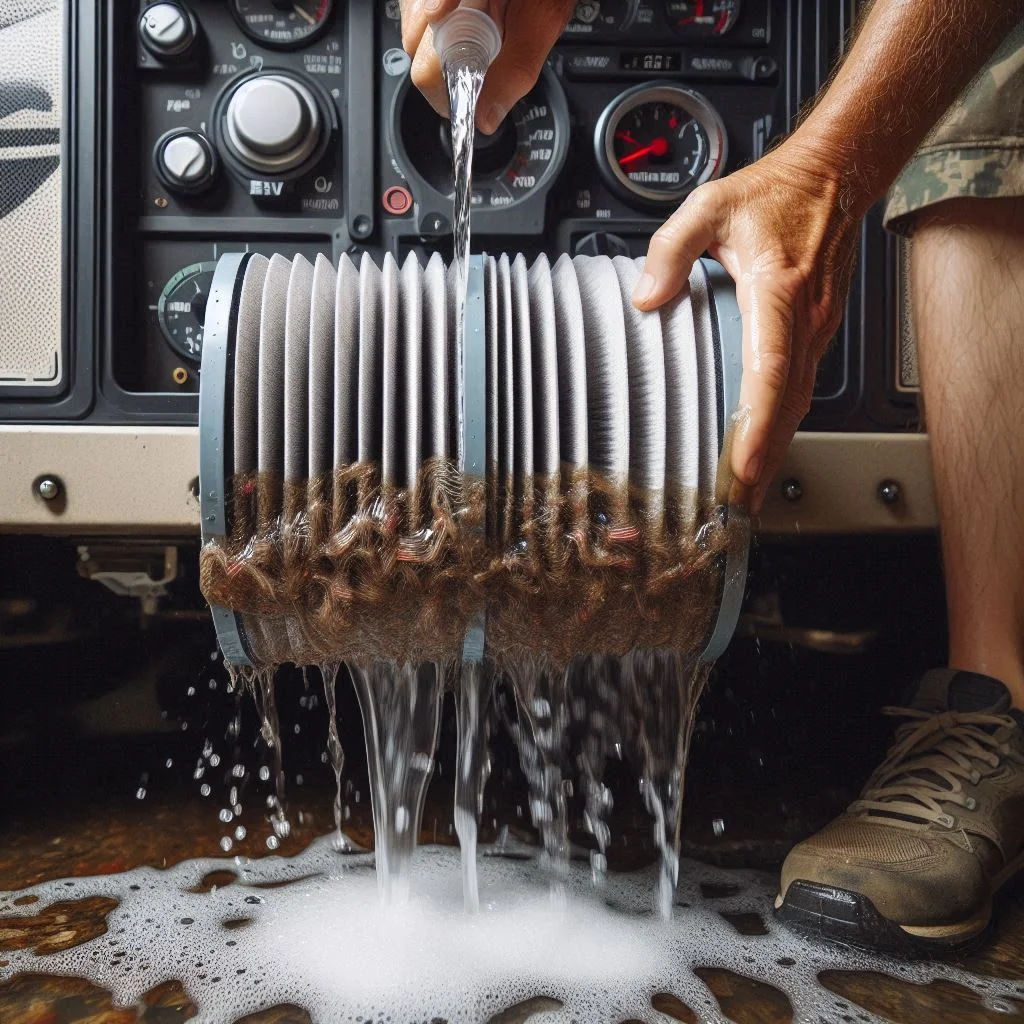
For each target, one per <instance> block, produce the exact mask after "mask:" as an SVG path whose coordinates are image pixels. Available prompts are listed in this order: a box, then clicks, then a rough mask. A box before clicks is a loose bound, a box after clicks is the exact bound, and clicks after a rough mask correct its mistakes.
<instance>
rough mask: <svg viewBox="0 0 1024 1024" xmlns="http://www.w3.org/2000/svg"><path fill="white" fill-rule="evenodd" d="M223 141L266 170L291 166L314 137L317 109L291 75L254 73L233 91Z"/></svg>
mask: <svg viewBox="0 0 1024 1024" xmlns="http://www.w3.org/2000/svg"><path fill="white" fill-rule="evenodd" d="M225 122H226V124H225V127H226V129H227V141H228V143H229V144H230V146H231V148H232V149H233V150H234V151H235V153H236V155H237V156H238V157H239V159H241V160H242V161H243V162H244V163H246V164H248V165H249V166H250V167H252V168H255V169H256V170H258V171H263V172H264V173H267V174H283V173H285V172H287V171H291V170H294V169H295V168H296V167H298V166H300V165H301V164H302V163H304V162H305V161H306V160H307V159H309V157H310V155H311V154H312V153H313V151H314V150H315V149H316V147H317V143H318V142H319V141H320V131H321V124H320V110H319V108H318V107H317V104H316V100H315V99H314V98H313V94H312V93H311V92H310V91H309V90H308V89H307V88H306V87H305V86H304V85H302V83H301V82H299V81H297V80H296V79H294V78H289V77H285V76H284V75H276V74H272V73H270V74H260V75H254V76H253V77H252V78H249V79H247V80H246V81H244V82H243V83H242V84H241V85H240V86H239V87H238V88H237V89H236V90H235V92H234V95H233V96H232V97H231V100H230V102H229V103H228V108H227V112H226V114H225Z"/></svg>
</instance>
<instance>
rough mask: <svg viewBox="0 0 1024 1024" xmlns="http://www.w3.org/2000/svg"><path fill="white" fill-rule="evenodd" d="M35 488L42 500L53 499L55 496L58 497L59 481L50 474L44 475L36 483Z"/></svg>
mask: <svg viewBox="0 0 1024 1024" xmlns="http://www.w3.org/2000/svg"><path fill="white" fill-rule="evenodd" d="M36 490H37V491H38V492H39V497H40V498H42V499H43V501H53V500H54V499H55V498H59V497H60V483H59V481H57V480H54V479H53V477H52V476H44V477H43V479H42V480H40V481H39V483H38V484H37V485H36Z"/></svg>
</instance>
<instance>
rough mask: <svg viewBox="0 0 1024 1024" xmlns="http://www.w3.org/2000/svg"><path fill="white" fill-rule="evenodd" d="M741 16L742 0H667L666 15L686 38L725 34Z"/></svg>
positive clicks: (705, 37) (670, 22)
mask: <svg viewBox="0 0 1024 1024" xmlns="http://www.w3.org/2000/svg"><path fill="white" fill-rule="evenodd" d="M739 16H740V0H666V3H665V17H666V18H668V23H669V24H670V25H671V26H672V28H673V29H675V31H676V34H677V35H680V36H682V37H683V38H684V39H710V38H714V37H715V36H723V35H725V33H726V32H728V31H729V29H731V28H732V27H733V25H735V24H736V20H737V18H739Z"/></svg>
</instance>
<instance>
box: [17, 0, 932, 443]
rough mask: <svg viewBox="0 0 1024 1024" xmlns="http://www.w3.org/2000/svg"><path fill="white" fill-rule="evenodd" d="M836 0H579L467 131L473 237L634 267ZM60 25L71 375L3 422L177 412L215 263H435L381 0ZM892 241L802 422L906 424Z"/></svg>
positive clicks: (447, 148) (398, 59)
mask: <svg viewBox="0 0 1024 1024" xmlns="http://www.w3.org/2000/svg"><path fill="white" fill-rule="evenodd" d="M854 6H855V4H854V0H817V3H814V2H811V3H807V2H806V0H804V2H800V0H580V2H579V3H577V4H576V7H575V11H574V14H573V17H572V19H571V21H570V22H569V24H568V26H567V28H566V30H565V32H564V34H563V36H562V38H561V40H560V41H559V43H558V44H557V45H556V46H555V47H554V49H553V51H552V53H551V56H550V58H549V60H548V62H547V64H546V66H545V68H544V70H543V73H542V74H541V76H540V79H539V81H538V82H537V84H536V86H535V87H534V89H533V90H532V91H531V92H530V93H529V94H528V95H527V96H525V97H524V98H523V99H522V100H520V101H519V102H518V103H517V104H516V105H515V106H514V107H513V109H512V110H511V111H510V112H509V114H508V116H507V117H506V119H505V121H504V123H503V124H502V125H501V126H500V128H499V129H498V130H497V131H496V132H495V133H494V134H493V135H490V136H483V135H481V134H480V133H478V135H477V140H476V148H475V155H474V189H473V197H472V210H473V214H472V217H473V232H474V242H473V245H474V249H475V250H477V251H484V250H486V251H489V252H500V251H510V252H513V251H514V252H524V253H526V254H527V255H528V256H533V255H536V254H538V253H540V252H546V253H548V254H549V256H552V257H554V256H557V255H558V254H560V253H562V252H570V253H590V254H597V253H608V254H613V255H614V254H619V253H622V254H628V255H634V256H641V255H643V254H644V252H645V251H646V248H647V244H648V241H649V239H650V236H651V234H652V233H653V232H654V231H655V230H656V229H657V227H658V225H659V224H661V223H662V222H663V220H664V219H665V218H666V217H667V216H668V215H669V214H670V213H671V212H672V210H674V209H675V208H676V206H677V205H678V204H679V203H680V202H682V201H683V200H684V199H685V198H686V196H687V195H688V194H689V193H690V192H691V191H692V190H693V189H694V188H696V187H697V186H698V185H700V184H701V183H703V182H705V181H708V180H711V179H713V178H717V177H720V176H722V175H723V174H727V173H729V172H730V171H732V170H734V169H736V168H738V167H741V166H743V165H744V164H747V163H749V162H751V161H753V160H755V159H757V158H758V157H759V156H761V155H762V154H763V153H764V152H765V150H766V148H767V147H768V146H769V145H770V144H771V143H772V141H773V140H774V139H775V138H777V137H778V136H779V135H781V134H783V133H784V132H786V131H787V130H788V128H789V126H790V124H791V123H792V121H793V119H794V118H795V116H796V114H797V112H798V111H799V109H800V106H801V105H802V104H803V103H804V102H805V101H806V100H807V99H808V98H809V97H810V96H812V95H813V94H814V92H815V91H816V89H817V88H818V87H819V85H820V84H821V83H822V82H823V81H824V79H825V78H826V77H827V75H828V72H829V70H830V67H831V64H832V61H833V60H834V58H835V57H836V56H837V55H838V54H839V52H840V49H841V46H842V43H843V39H844V36H845V33H846V31H847V29H848V28H849V26H850V24H851V21H852V18H853V14H854ZM78 11H79V14H78V21H77V23H76V25H77V27H76V31H75V34H74V38H73V39H72V41H71V45H72V46H78V47H79V48H82V50H83V52H85V48H86V47H87V46H88V45H89V42H90V33H94V36H93V37H92V42H93V43H94V44H95V53H94V54H93V55H92V57H90V58H89V59H84V60H82V61H80V62H79V64H78V73H79V76H80V78H81V81H80V82H79V90H78V92H79V95H78V98H77V100H74V101H73V105H74V104H76V103H77V105H76V106H74V109H73V110H72V127H73V129H74V130H73V132H72V136H71V138H72V139H73V142H74V147H75V154H73V155H74V158H75V160H76V161H77V176H76V178H75V181H76V182H77V185H76V188H77V189H78V191H77V192H76V193H74V194H69V196H68V208H67V217H68V219H69V222H70V223H71V225H72V226H73V228H74V238H75V242H76V246H75V255H74V257H73V258H75V259H77V260H78V264H77V266H79V267H80V268H81V274H83V275H87V276H82V277H81V279H80V280H81V284H80V286H79V288H78V291H77V294H76V296H75V303H76V305H75V309H74V311H73V314H74V315H73V316H71V318H70V320H69V328H68V346H69V353H68V354H69V358H70V364H71V367H72V372H71V373H69V374H68V376H67V380H68V386H67V389H66V391H65V393H64V394H62V395H59V396H56V397H54V396H52V395H46V396H44V397H40V398H39V399H38V400H33V399H32V398H25V397H23V396H19V397H18V398H17V399H15V400H12V401H5V400H4V398H3V396H0V421H5V420H6V421H15V422H16V421H19V420H30V421H33V420H34V421H47V420H50V421H54V422H60V421H62V420H64V419H79V420H81V419H88V420H91V421H95V422H100V423H112V424H118V423H139V424H169V425H174V424H189V423H194V422H195V419H196V414H197V392H198V383H199V376H198V375H199V365H200V358H201V354H202V341H203V338H202V335H203V318H204V313H205V303H206V297H207V294H208V291H209V286H210V281H211V278H212V273H213V268H214V265H215V263H216V260H217V258H218V256H219V255H221V254H222V253H225V252H233V251H240V250H245V249H249V250H254V251H257V252H263V253H267V254H270V253H273V252H282V253H284V254H285V255H288V256H291V255H294V254H295V253H302V254H303V255H305V256H307V257H308V258H309V259H311V260H312V259H313V258H314V257H315V256H316V254H318V253H323V254H324V255H326V256H328V257H329V258H331V259H332V260H336V259H337V258H338V257H339V256H340V255H341V254H342V253H345V252H348V253H350V254H353V255H357V254H359V253H361V252H364V251H367V252H369V253H371V255H373V256H374V257H375V258H377V259H380V258H382V256H383V255H384V253H385V252H391V253H393V254H394V255H395V256H396V257H398V258H400V259H401V258H404V257H405V255H406V254H408V253H410V252H413V253H416V254H417V255H419V256H420V257H421V258H422V259H423V260H426V258H428V257H429V255H430V254H431V253H433V252H435V251H439V252H441V253H442V254H443V255H445V256H448V255H450V252H451V230H452V225H451V215H452V198H451V197H452V181H451V143H450V138H449V131H448V125H447V122H446V121H445V120H443V119H442V118H440V117H439V116H438V115H437V114H435V113H434V112H433V110H432V109H431V108H430V107H429V105H428V104H427V102H426V101H425V100H424V99H423V97H422V96H421V95H420V93H419V92H418V91H417V90H416V89H415V88H414V87H413V85H412V83H411V80H410V76H409V70H410V60H409V57H408V56H407V55H406V54H405V52H404V51H403V49H402V46H401V33H400V11H399V4H398V2H397V0H387V2H380V3H369V2H366V3H363V2H361V0H358V2H357V0H347V2H346V0H296V2H289V3H279V2H278V0H134V6H132V4H130V3H125V4H121V3H120V2H119V3H118V4H116V5H115V4H114V3H113V2H112V0H107V2H100V0H87V2H84V3H82V4H81V5H78ZM90 12H91V13H93V14H94V15H95V17H94V18H93V19H92V20H90V18H89V17H88V15H89V13H90ZM86 79H88V81H86ZM89 88H92V89H93V92H92V93H91V94H89V95H88V96H87V97H86V98H87V99H91V101H92V102H91V103H85V102H83V95H84V94H85V93H86V92H87V91H88V89H89ZM89 190H91V198H92V202H91V203H90V202H88V197H89ZM90 246H91V248H90ZM891 250H892V246H891V243H890V242H889V241H888V240H887V239H886V238H885V236H884V234H883V232H882V231H881V228H880V227H879V225H878V223H877V218H869V221H868V223H867V224H866V226H865V231H864V239H863V245H862V256H861V261H860V270H859V272H858V275H857V280H856V282H855V284H854V290H853V294H852V296H851V301H850V304H849V309H848V315H847V317H846V320H845V321H844V324H843V327H842V329H841V330H840V333H839V335H838V337H837V339H836V341H835V343H834V344H833V346H832V347H831V349H830V351H829V354H828V355H827V357H826V359H825V361H824V362H823V364H822V368H821V372H820V374H819V380H818V388H817V392H816V398H815V404H814V409H813V411H812V415H811V417H810V420H809V421H808V423H809V426H810V427H812V428H813V427H815V426H817V427H825V428H829V429H835V428H837V427H838V428H841V429H853V430H871V429H879V428H880V427H884V428H892V427H896V428H901V427H906V426H909V425H910V423H911V421H912V419H913V409H912V406H911V405H910V404H909V402H908V399H907V396H906V395H905V394H897V393H892V391H891V390H890V389H889V385H888V381H889V375H888V374H887V373H886V371H885V367H886V365H887V363H886V360H887V359H888V355H887V351H888V350H887V346H891V345H893V344H895V340H894V339H895V330H894V327H895V319H896V318H895V315H894V314H893V312H892V310H891V308H890V299H889V297H888V293H889V291H891V289H890V288H889V287H888V284H889V282H890V281H891V280H892V274H891V269H892V267H891V265H892V260H893V253H892V251H891ZM83 260H84V261H85V263H86V265H85V266H83ZM90 261H91V262H90ZM869 338H870V339H873V340H872V342H871V344H868V342H867V340H866V339H869ZM872 346H873V347H872Z"/></svg>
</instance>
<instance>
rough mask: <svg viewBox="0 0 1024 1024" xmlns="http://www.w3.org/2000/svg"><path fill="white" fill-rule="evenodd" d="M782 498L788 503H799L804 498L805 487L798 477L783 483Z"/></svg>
mask: <svg viewBox="0 0 1024 1024" xmlns="http://www.w3.org/2000/svg"><path fill="white" fill-rule="evenodd" d="M782 496H783V497H784V498H785V499H786V501H799V500H800V499H801V498H802V497H803V496H804V486H803V484H802V483H800V481H799V480H797V479H796V477H792V476H791V477H790V478H789V479H788V480H783V481H782Z"/></svg>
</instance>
